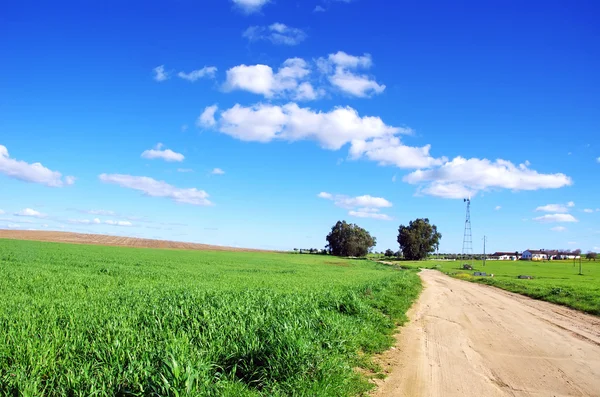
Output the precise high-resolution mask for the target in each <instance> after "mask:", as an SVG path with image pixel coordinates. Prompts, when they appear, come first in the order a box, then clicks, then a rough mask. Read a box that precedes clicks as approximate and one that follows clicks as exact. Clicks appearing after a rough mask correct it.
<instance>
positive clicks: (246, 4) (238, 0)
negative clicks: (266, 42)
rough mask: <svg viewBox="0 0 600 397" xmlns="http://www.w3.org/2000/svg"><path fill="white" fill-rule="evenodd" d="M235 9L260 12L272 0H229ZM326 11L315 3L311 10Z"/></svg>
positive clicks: (343, 0) (338, 0)
mask: <svg viewBox="0 0 600 397" xmlns="http://www.w3.org/2000/svg"><path fill="white" fill-rule="evenodd" d="M231 1H232V3H233V6H234V8H235V9H237V10H239V11H240V12H242V13H243V14H246V15H249V14H255V13H260V12H261V11H262V9H263V7H264V6H266V5H267V4H270V3H274V1H273V0H231ZM352 1H353V0H325V1H324V4H330V3H332V2H338V3H351V2H352ZM325 11H327V10H326V9H325V7H323V6H322V5H316V6H315V8H314V9H313V12H325Z"/></svg>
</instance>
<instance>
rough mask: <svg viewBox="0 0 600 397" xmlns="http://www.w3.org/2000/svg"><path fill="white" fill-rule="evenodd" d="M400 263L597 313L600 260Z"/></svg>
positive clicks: (598, 311)
mask: <svg viewBox="0 0 600 397" xmlns="http://www.w3.org/2000/svg"><path fill="white" fill-rule="evenodd" d="M398 263H399V264H400V265H401V266H406V267H411V268H418V267H426V268H434V269H439V270H441V271H443V272H444V273H447V274H449V275H451V276H454V277H458V278H462V279H466V280H469V281H474V282H478V283H482V284H488V285H493V286H495V287H499V288H503V289H505V290H508V291H512V292H517V293H519V294H523V295H527V296H530V297H532V298H535V299H541V300H545V301H548V302H553V303H558V304H561V305H565V306H569V307H572V308H575V309H579V310H582V311H584V312H588V313H591V314H596V315H600V261H598V262H594V261H591V262H588V261H587V260H585V259H583V260H582V262H581V263H582V270H583V271H582V273H583V274H582V275H579V261H577V263H576V264H575V265H574V264H573V261H572V260H570V261H569V260H565V261H550V262H532V261H486V264H485V267H484V266H483V262H482V261H474V262H473V268H474V270H473V271H465V270H462V266H461V265H462V264H463V263H470V262H464V261H462V262H461V261H459V260H457V261H434V260H429V261H425V262H398ZM475 271H481V272H486V273H488V274H493V275H494V277H473V276H472V275H473V273H474V272H475ZM519 275H528V276H533V277H534V279H533V280H519V279H517V276H519Z"/></svg>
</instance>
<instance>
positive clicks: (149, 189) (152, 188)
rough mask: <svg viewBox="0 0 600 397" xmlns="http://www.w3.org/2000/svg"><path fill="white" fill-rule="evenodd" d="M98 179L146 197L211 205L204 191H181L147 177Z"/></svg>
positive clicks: (127, 176) (116, 176) (119, 175)
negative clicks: (135, 191)
mask: <svg viewBox="0 0 600 397" xmlns="http://www.w3.org/2000/svg"><path fill="white" fill-rule="evenodd" d="M99 178H100V180H101V181H102V182H104V183H114V184H116V185H119V186H121V187H125V188H129V189H134V190H138V191H141V192H142V193H144V194H145V195H146V196H151V197H166V198H170V199H171V200H173V201H175V202H178V203H185V204H192V205H212V203H211V202H210V201H209V200H208V193H206V192H205V191H204V190H198V189H196V188H190V189H181V188H177V187H175V186H173V185H170V184H168V183H166V182H164V181H157V180H155V179H153V178H150V177H147V176H132V175H123V174H101V175H100V176H99Z"/></svg>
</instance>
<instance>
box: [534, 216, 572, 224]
mask: <svg viewBox="0 0 600 397" xmlns="http://www.w3.org/2000/svg"><path fill="white" fill-rule="evenodd" d="M533 220H534V221H537V222H542V223H548V222H564V223H566V222H578V220H577V219H576V218H575V217H574V216H573V215H571V214H546V215H543V216H538V217H537V218H533Z"/></svg>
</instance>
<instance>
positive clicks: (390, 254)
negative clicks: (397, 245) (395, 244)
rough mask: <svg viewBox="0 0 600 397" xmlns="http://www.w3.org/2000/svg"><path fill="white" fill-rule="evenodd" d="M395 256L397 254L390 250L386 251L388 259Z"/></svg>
mask: <svg viewBox="0 0 600 397" xmlns="http://www.w3.org/2000/svg"><path fill="white" fill-rule="evenodd" d="M394 254H395V252H394V251H392V250H391V249H389V248H388V249H386V250H385V256H387V257H391V256H394Z"/></svg>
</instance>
